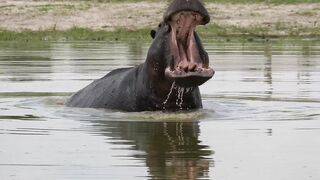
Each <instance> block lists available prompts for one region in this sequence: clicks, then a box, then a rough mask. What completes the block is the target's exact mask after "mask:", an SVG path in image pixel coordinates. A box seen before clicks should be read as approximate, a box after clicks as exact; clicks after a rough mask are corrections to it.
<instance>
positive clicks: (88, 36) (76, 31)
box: [0, 28, 150, 42]
mask: <svg viewBox="0 0 320 180" xmlns="http://www.w3.org/2000/svg"><path fill="white" fill-rule="evenodd" d="M149 32H150V29H147V28H146V29H140V30H136V31H129V30H126V29H118V30H116V31H114V32H110V31H102V30H92V29H87V28H72V29H69V30H66V31H58V30H54V29H53V30H45V31H30V30H25V31H22V32H14V31H7V30H0V41H24V42H28V41H81V40H86V41H89V40H90V41H105V40H115V41H117V40H123V39H145V38H147V37H149V34H150V33H149Z"/></svg>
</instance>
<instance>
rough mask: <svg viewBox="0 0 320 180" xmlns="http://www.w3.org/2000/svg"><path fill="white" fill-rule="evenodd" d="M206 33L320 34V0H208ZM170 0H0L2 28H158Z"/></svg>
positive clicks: (18, 30) (26, 29) (21, 30)
mask: <svg viewBox="0 0 320 180" xmlns="http://www.w3.org/2000/svg"><path fill="white" fill-rule="evenodd" d="M205 4H206V7H207V9H208V11H209V13H210V15H211V22H210V24H209V25H207V26H206V27H204V29H205V30H203V31H206V32H207V33H209V34H210V33H211V34H213V35H220V36H228V35H260V36H317V37H318V36H320V3H298V4H266V3H250V4H231V3H210V2H207V3H205ZM166 6H167V2H165V1H160V2H153V1H140V2H97V1H31V0H16V1H9V0H7V1H5V0H0V33H1V32H3V31H10V32H26V31H27V32H30V31H32V32H42V31H67V30H70V29H74V28H84V29H89V30H92V31H106V32H114V31H119V29H121V31H130V32H131V31H141V30H145V29H151V28H155V27H156V26H157V24H158V23H159V22H160V21H161V20H162V16H163V12H164V11H165V8H166Z"/></svg>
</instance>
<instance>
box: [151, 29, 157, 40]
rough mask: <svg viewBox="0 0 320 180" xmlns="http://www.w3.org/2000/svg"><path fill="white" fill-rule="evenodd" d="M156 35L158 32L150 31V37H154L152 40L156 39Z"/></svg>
mask: <svg viewBox="0 0 320 180" xmlns="http://www.w3.org/2000/svg"><path fill="white" fill-rule="evenodd" d="M156 33H157V32H156V31H155V30H153V29H152V30H151V31H150V36H151V37H152V39H154V38H155V37H156Z"/></svg>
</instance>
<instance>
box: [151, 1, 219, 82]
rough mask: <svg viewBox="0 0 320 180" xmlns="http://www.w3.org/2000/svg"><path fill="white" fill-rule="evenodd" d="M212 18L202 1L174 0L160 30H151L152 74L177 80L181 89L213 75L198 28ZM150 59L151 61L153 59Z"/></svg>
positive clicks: (204, 80)
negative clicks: (152, 40) (197, 31)
mask: <svg viewBox="0 0 320 180" xmlns="http://www.w3.org/2000/svg"><path fill="white" fill-rule="evenodd" d="M209 21H210V16H209V14H208V12H207V10H206V9H205V7H204V6H203V4H202V3H201V2H200V1H199V0H174V1H173V2H172V3H171V4H170V6H169V7H168V9H167V11H166V12H165V14H164V19H163V22H162V23H160V25H159V27H158V29H157V30H153V31H151V36H152V37H153V38H154V42H153V44H152V46H151V47H150V49H149V52H148V60H149V62H148V64H149V65H151V64H152V71H153V72H152V73H153V74H156V75H157V76H159V75H160V77H161V79H166V80H169V81H172V82H173V81H175V83H176V84H177V85H179V86H182V87H194V86H199V85H201V84H203V83H204V82H206V81H207V80H208V79H210V78H211V77H212V76H213V75H214V70H213V69H212V68H210V67H209V58H208V54H207V52H206V51H205V50H204V48H203V46H202V43H201V41H200V38H199V36H198V35H197V33H196V32H195V28H196V26H198V25H205V24H207V23H208V22H209ZM150 59H151V60H150Z"/></svg>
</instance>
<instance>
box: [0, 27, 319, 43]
mask: <svg viewBox="0 0 320 180" xmlns="http://www.w3.org/2000/svg"><path fill="white" fill-rule="evenodd" d="M274 28H276V29H277V31H275V30H274ZM150 30H151V28H144V29H139V30H134V31H132V30H126V29H118V30H116V31H113V32H110V31H103V30H92V29H88V28H72V29H69V30H65V31H58V30H45V31H30V30H26V31H21V32H15V31H8V30H0V41H23V42H28V41H107V40H111V41H117V40H130V39H131V40H132V39H136V40H142V39H145V40H147V39H151V37H150ZM197 32H198V33H199V34H200V36H202V37H206V38H215V37H243V38H248V39H250V38H281V37H298V38H299V37H301V38H303V37H313V38H314V37H316V38H320V28H306V27H285V26H282V24H281V23H279V24H278V25H276V27H273V28H268V27H260V26H251V27H248V28H243V27H236V26H226V27H222V26H219V25H217V24H210V25H207V26H204V27H199V28H198V29H197Z"/></svg>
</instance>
